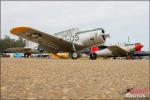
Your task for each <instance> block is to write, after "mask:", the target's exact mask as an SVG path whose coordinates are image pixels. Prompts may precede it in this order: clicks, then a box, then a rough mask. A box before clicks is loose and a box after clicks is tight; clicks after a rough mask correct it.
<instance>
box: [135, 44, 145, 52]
mask: <svg viewBox="0 0 150 100" xmlns="http://www.w3.org/2000/svg"><path fill="white" fill-rule="evenodd" d="M142 48H143V45H141V43H136V44H135V50H136V51H140V50H141V49H142Z"/></svg>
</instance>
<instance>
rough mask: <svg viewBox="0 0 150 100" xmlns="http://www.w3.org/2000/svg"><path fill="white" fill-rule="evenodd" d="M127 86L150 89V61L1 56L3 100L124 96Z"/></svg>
mask: <svg viewBox="0 0 150 100" xmlns="http://www.w3.org/2000/svg"><path fill="white" fill-rule="evenodd" d="M127 88H134V89H149V60H71V59H68V60H67V59H66V60H50V59H41V58H40V59H33V58H32V59H31V58H30V59H27V58H22V59H15V58H1V99H2V100H3V99H123V98H124V97H125V95H124V94H122V93H123V92H125V91H126V89H127ZM148 94H149V92H148V93H147V94H146V96H148Z"/></svg>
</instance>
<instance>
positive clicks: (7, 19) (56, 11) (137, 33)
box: [1, 1, 149, 50]
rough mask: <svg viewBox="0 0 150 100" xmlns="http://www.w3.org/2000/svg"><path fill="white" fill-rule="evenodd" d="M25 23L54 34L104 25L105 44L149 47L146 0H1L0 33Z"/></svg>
mask: <svg viewBox="0 0 150 100" xmlns="http://www.w3.org/2000/svg"><path fill="white" fill-rule="evenodd" d="M18 26H28V27H32V28H35V29H37V30H39V31H42V32H45V33H48V34H53V33H56V32H59V31H63V30H66V29H70V28H79V30H88V29H93V28H104V30H105V31H106V32H107V33H108V34H110V38H108V39H107V40H106V44H116V43H118V42H119V43H128V36H129V40H130V43H136V42H140V43H141V44H143V45H144V48H143V50H149V1H1V36H2V37H4V36H5V35H9V36H10V37H11V38H14V39H16V38H17V36H14V35H11V34H10V29H12V28H13V27H18Z"/></svg>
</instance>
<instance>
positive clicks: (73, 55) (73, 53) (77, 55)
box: [70, 52, 80, 59]
mask: <svg viewBox="0 0 150 100" xmlns="http://www.w3.org/2000/svg"><path fill="white" fill-rule="evenodd" d="M70 56H71V58H72V59H77V58H79V57H80V54H79V53H78V52H72V53H71V54H70Z"/></svg>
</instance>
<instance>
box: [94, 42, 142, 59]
mask: <svg viewBox="0 0 150 100" xmlns="http://www.w3.org/2000/svg"><path fill="white" fill-rule="evenodd" d="M118 47H120V48H121V49H122V50H124V51H126V52H127V54H129V53H130V54H131V53H134V52H136V51H140V50H141V48H142V47H143V45H141V44H140V43H135V44H125V45H122V46H118ZM95 53H96V54H97V56H101V57H103V56H113V57H117V56H127V55H126V54H124V53H121V52H119V51H118V53H117V54H113V51H111V50H110V49H109V48H108V47H106V48H104V49H101V47H99V50H98V51H96V52H95Z"/></svg>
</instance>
